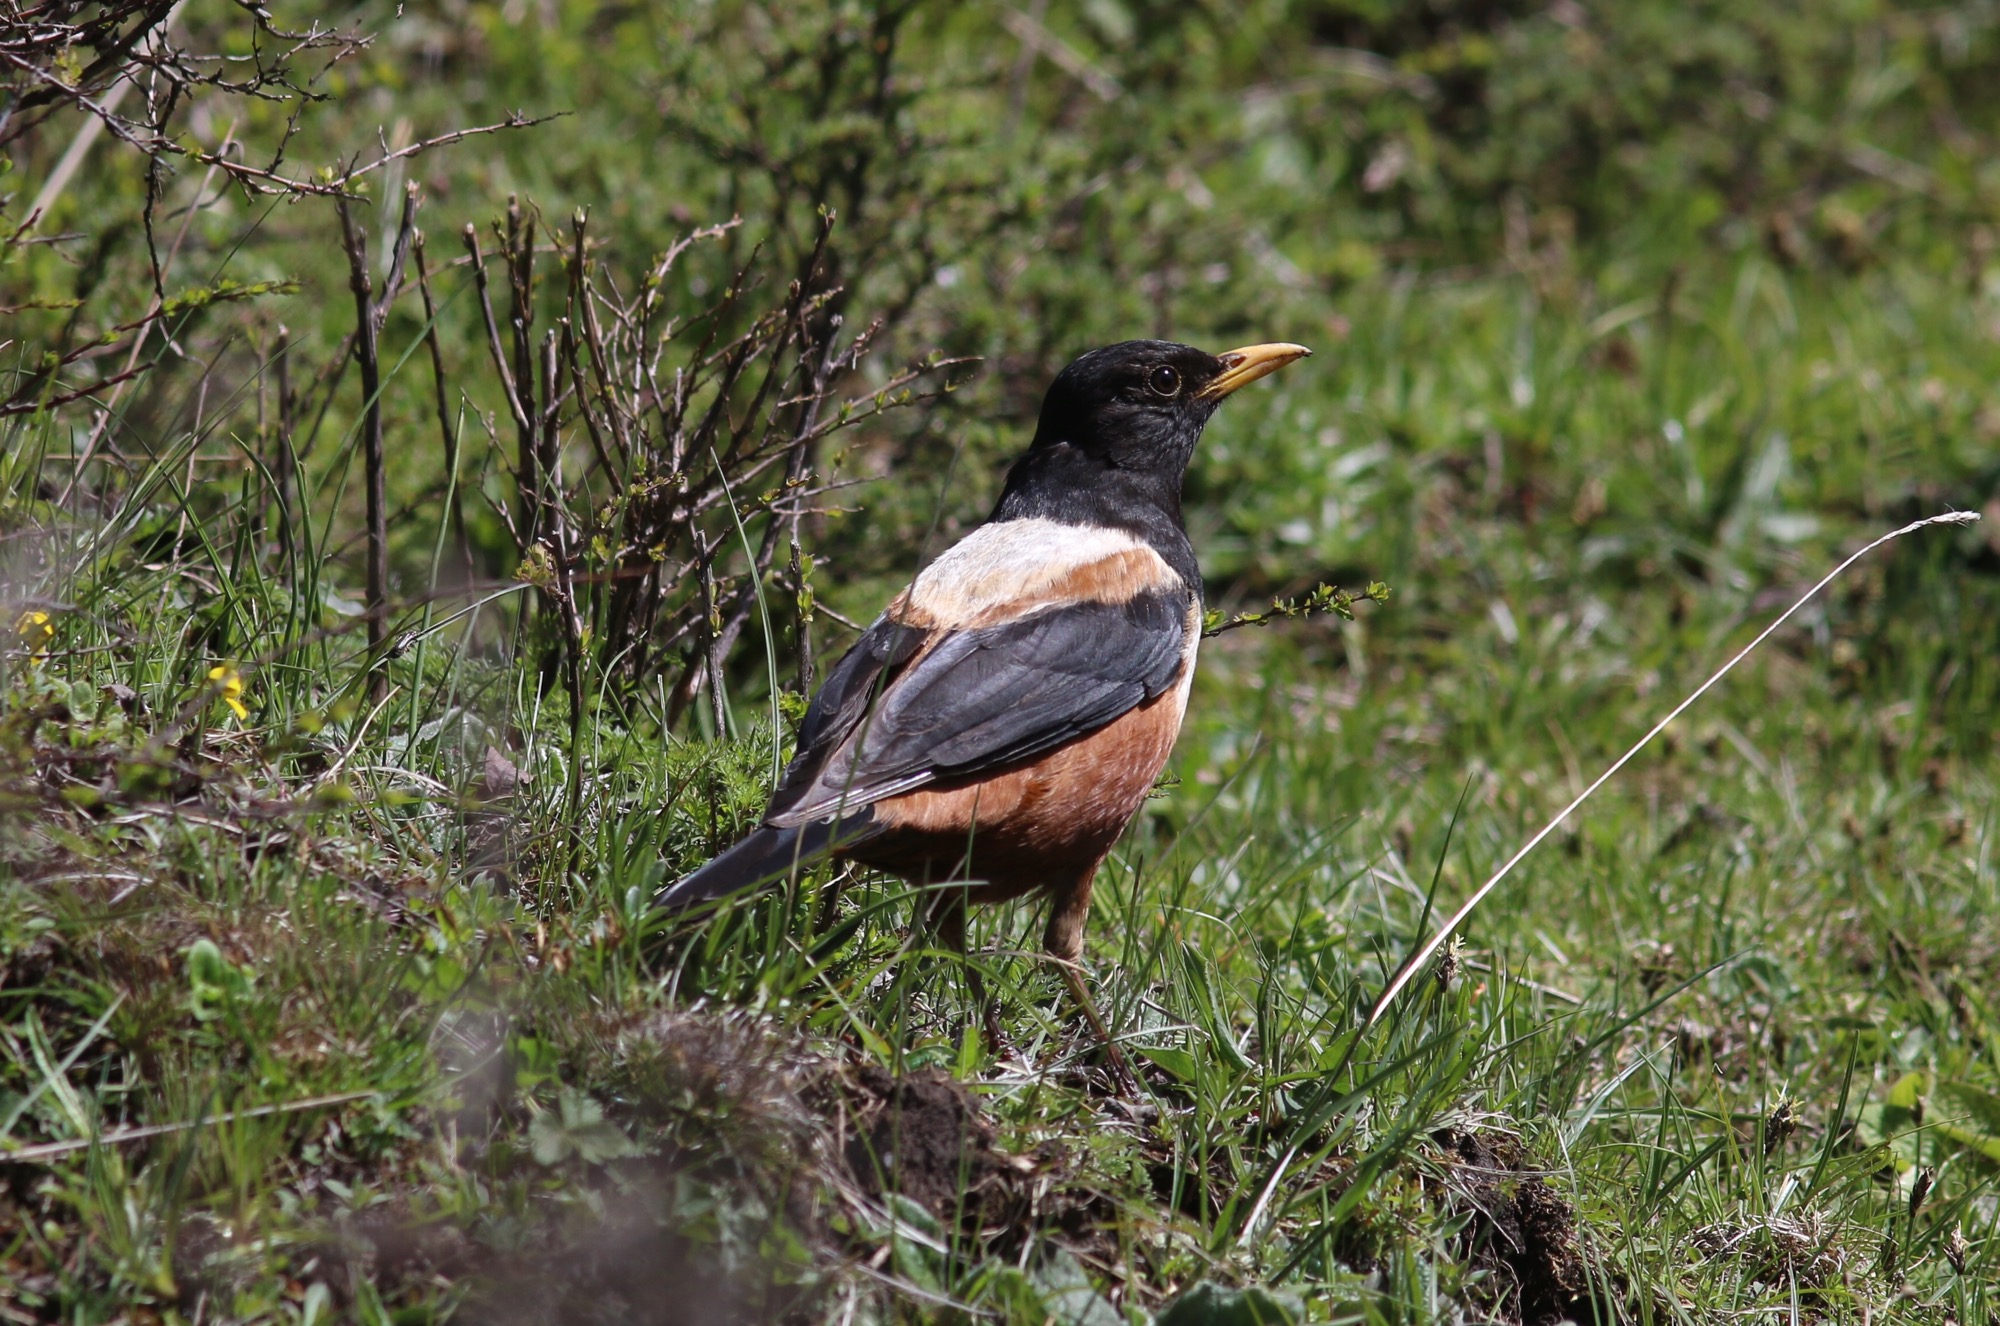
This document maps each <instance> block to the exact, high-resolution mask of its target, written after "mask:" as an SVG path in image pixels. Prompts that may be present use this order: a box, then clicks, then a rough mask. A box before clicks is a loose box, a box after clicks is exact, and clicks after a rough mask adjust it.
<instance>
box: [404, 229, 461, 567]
mask: <svg viewBox="0 0 2000 1326" xmlns="http://www.w3.org/2000/svg"><path fill="white" fill-rule="evenodd" d="M413 249H414V251H415V255H416V259H417V292H418V293H419V294H421V295H422V296H423V300H424V345H425V347H426V348H427V349H429V351H430V356H431V382H432V384H433V385H434V386H435V388H436V393H437V420H438V436H439V437H441V438H442V439H443V440H444V472H445V474H446V476H447V485H448V488H449V491H450V493H451V509H450V510H449V511H447V512H446V513H445V519H446V520H448V521H450V522H451V526H452V528H451V529H450V530H448V531H446V532H447V533H456V534H457V536H458V560H459V565H460V566H461V567H463V568H464V572H465V580H466V583H467V584H470V583H471V582H472V540H471V538H470V536H469V535H468V534H467V533H466V530H465V496H464V494H463V492H462V491H461V490H460V488H459V484H458V482H457V479H458V429H457V428H456V427H454V426H453V424H452V421H451V401H450V399H449V397H448V396H447V395H446V391H445V377H444V351H443V349H442V348H441V347H440V346H439V345H438V333H437V302H436V301H435V300H434V299H432V297H431V274H430V270H429V268H428V266H427V265H426V264H425V262H424V232H423V231H421V230H419V231H418V232H417V233H416V235H415V236H414V240H413Z"/></svg>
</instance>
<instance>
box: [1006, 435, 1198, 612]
mask: <svg viewBox="0 0 2000 1326" xmlns="http://www.w3.org/2000/svg"><path fill="white" fill-rule="evenodd" d="M1183 474H1184V471H1183V470H1180V469H1176V470H1175V471H1174V472H1173V473H1171V474H1168V473H1164V472H1163V471H1162V470H1159V469H1127V468H1124V467H1121V466H1119V465H1116V464H1114V463H1112V462H1110V461H1108V460H1106V459H1104V458H1102V457H1099V456H1093V455H1090V454H1088V453H1086V452H1085V451H1083V450H1082V449H1081V448H1078V447H1075V446H1072V445H1070V444H1069V443H1067V442H1056V443H1048V442H1044V441H1040V440H1039V439H1038V440H1037V443H1036V445H1035V446H1033V447H1032V448H1030V449H1029V451H1028V452H1027V454H1026V455H1024V456H1022V457H1021V458H1020V459H1019V460H1017V461H1015V462H1014V465H1013V468H1011V469H1009V470H1008V471H1007V485H1006V487H1005V488H1003V489H1002V490H1001V492H1000V500H999V501H998V502H997V503H995V504H994V507H993V514H992V515H991V516H989V517H987V519H988V520H989V521H1004V520H1051V521H1055V522H1056V523H1057V524H1062V525H1077V526H1082V527H1086V528H1098V529H1107V528H1108V529H1117V530H1124V531H1125V532H1126V533H1128V534H1131V535H1133V536H1134V537H1136V538H1138V539H1141V540H1143V541H1144V542H1145V543H1146V545H1147V546H1148V547H1150V548H1152V550H1153V551H1154V552H1157V553H1158V554H1159V555H1160V558H1161V560H1163V561H1164V562H1166V564H1167V565H1168V566H1171V567H1172V568H1173V569H1174V572H1175V573H1176V574H1177V575H1179V576H1180V578H1181V579H1182V580H1183V581H1184V582H1186V584H1187V586H1188V587H1189V588H1190V589H1192V590H1193V591H1194V594H1195V597H1196V598H1197V599H1199V598H1200V597H1201V592H1202V590H1201V567H1200V566H1199V565H1198V564H1197V563H1196V562H1195V558H1194V545H1193V544H1191V543H1189V542H1188V536H1187V529H1186V528H1185V527H1184V526H1183V525H1182V523H1181V480H1182V477H1183Z"/></svg>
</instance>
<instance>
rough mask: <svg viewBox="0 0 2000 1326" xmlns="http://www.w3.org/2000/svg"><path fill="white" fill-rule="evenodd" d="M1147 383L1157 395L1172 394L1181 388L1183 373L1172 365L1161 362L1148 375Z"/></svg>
mask: <svg viewBox="0 0 2000 1326" xmlns="http://www.w3.org/2000/svg"><path fill="white" fill-rule="evenodd" d="M1146 385H1147V386H1149V387H1151V388H1152V389H1153V392H1154V394H1155V395H1158V396H1172V395H1174V394H1176V393H1178V392H1179V391H1180V389H1181V375H1180V374H1179V373H1177V372H1175V371H1174V369H1173V368H1172V367H1171V366H1169V365H1167V364H1161V365H1160V366H1159V367H1158V368H1156V369H1154V370H1153V371H1152V372H1151V373H1148V374H1147V375H1146Z"/></svg>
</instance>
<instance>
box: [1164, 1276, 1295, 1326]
mask: <svg viewBox="0 0 2000 1326" xmlns="http://www.w3.org/2000/svg"><path fill="white" fill-rule="evenodd" d="M1304 1316H1305V1313H1304V1311H1303V1309H1302V1308H1301V1307H1300V1305H1299V1304H1298V1302H1297V1300H1295V1299H1293V1298H1292V1297H1291V1296H1290V1295H1288V1294H1287V1295H1279V1294H1274V1293H1272V1292H1271V1291H1270V1290H1268V1289H1263V1288H1259V1287H1258V1286H1255V1285H1252V1286H1251V1287H1249V1288H1248V1289H1225V1288H1223V1287H1222V1286H1221V1285H1218V1284H1213V1283H1210V1282H1209V1281H1206V1280H1204V1281H1203V1282H1202V1283H1200V1284H1198V1285H1196V1286H1195V1287H1194V1288H1192V1289H1190V1290H1188V1291H1187V1292H1186V1293H1185V1294H1182V1295H1181V1296H1180V1297H1179V1298H1177V1299H1175V1300H1174V1301H1173V1302H1172V1303H1170V1304H1168V1305H1167V1310H1166V1311H1164V1312H1162V1313H1161V1314H1160V1315H1159V1317H1158V1318H1157V1319H1156V1322H1157V1326H1292V1323H1294V1322H1297V1321H1301V1320H1303V1319H1304Z"/></svg>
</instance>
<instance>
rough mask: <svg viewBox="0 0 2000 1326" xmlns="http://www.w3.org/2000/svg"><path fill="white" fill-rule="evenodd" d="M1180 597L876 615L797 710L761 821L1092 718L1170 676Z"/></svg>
mask: <svg viewBox="0 0 2000 1326" xmlns="http://www.w3.org/2000/svg"><path fill="white" fill-rule="evenodd" d="M1191 606H1192V598H1191V595H1190V593H1189V591H1187V590H1186V589H1185V588H1183V587H1180V586H1178V585H1174V586H1162V587H1160V588H1157V589H1151V590H1146V591H1143V592H1140V593H1138V594H1136V595H1134V596H1133V597H1132V598H1130V599H1128V600H1126V601H1124V602H1117V603H1109V602H1095V601H1091V602H1078V603H1068V604H1059V605H1054V606H1048V607H1043V608H1040V609H1037V610H1035V611H1033V612H1031V613H1029V614H1027V615H1025V616H1022V617H1019V618H1016V619H1014V620H1012V621H1007V622H1002V623H998V624H995V625H990V626H980V627H974V628H969V629H962V630H950V631H929V632H927V631H924V630H921V629H918V628H916V627H911V626H904V625H901V624H898V623H896V622H894V621H892V620H890V619H887V618H885V619H883V620H882V621H879V622H877V623H876V624H875V625H874V626H872V627H870V628H869V630H868V631H867V633H866V634H864V635H863V636H862V638H861V640H860V641H859V642H858V643H857V644H856V646H855V647H854V649H853V650H851V651H849V653H848V654H847V655H846V656H845V657H843V658H842V659H841V661H840V663H839V664H838V665H836V666H835V668H834V670H833V672H832V673H831V674H829V676H828V678H827V682H826V686H825V688H824V689H822V690H821V692H820V694H819V695H818V696H817V697H816V698H815V699H814V701H813V705H812V708H811V709H810V710H808V711H807V714H806V719H805V723H804V725H803V726H802V727H801V729H800V732H799V745H798V754H797V755H796V756H795V757H794V759H793V761H792V763H791V765H790V767H789V768H787V769H786V771H785V778H784V780H783V782H782V783H781V784H780V786H779V788H778V791H777V793H776V795H775V796H773V798H772V800H771V808H770V811H769V812H768V814H767V815H766V817H765V822H766V823H767V824H771V825H776V826H780V827H786V826H795V825H800V824H805V823H807V822H809V821H814V820H823V819H827V818H830V817H836V816H846V815H854V814H856V813H858V812H860V811H862V810H864V809H865V808H866V807H868V806H872V805H873V804H874V803H876V802H877V801H880V800H883V799H884V798H886V797H891V796H896V795H899V794H900V793H903V792H908V791H911V790H914V789H915V788H918V787H922V786H924V785H925V784H927V783H931V782H935V781H938V780H941V779H952V778H962V777H966V776H970V775H974V774H978V773H982V772H984V771H987V770H990V769H995V768H999V767H1002V766H1005V765H1009V764H1013V763H1015V762H1017V761H1020V760H1026V759H1030V758H1032V757H1034V756H1036V755H1039V754H1042V753H1044V752H1047V751H1050V750H1053V749H1055V748H1056V747H1058V746H1061V745H1063V744H1064V743H1066V742H1068V741H1071V740H1074V739H1075V738H1077V737H1080V736H1082V735H1084V734H1085V733H1088V732H1092V731H1095V730H1096V729H1098V728H1100V727H1103V726H1104V725H1105V724H1107V723H1110V722H1111V721H1112V720H1114V719H1116V718H1118V717H1119V716H1120V715H1122V714H1124V713H1126V712H1127V711H1129V710H1131V709H1134V708H1136V707H1138V706H1139V705H1141V704H1144V703H1145V702H1146V701H1148V700H1150V699H1152V698H1154V697H1155V696H1158V695H1160V694H1162V693H1164V692H1166V691H1167V690H1170V689H1171V688H1172V687H1173V686H1174V685H1175V684H1176V683H1177V682H1178V681H1179V680H1180V675H1181V670H1182V668H1183V667H1184V666H1185V664H1186V657H1185V656H1186V646H1187V643H1188V640H1187V633H1188V630H1189V618H1190V608H1191Z"/></svg>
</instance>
